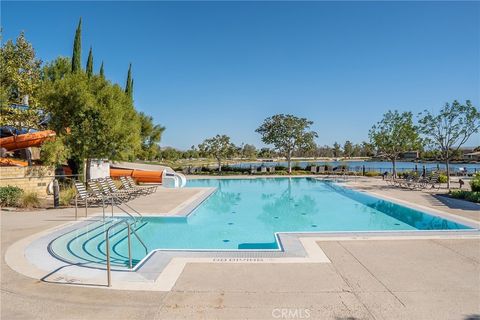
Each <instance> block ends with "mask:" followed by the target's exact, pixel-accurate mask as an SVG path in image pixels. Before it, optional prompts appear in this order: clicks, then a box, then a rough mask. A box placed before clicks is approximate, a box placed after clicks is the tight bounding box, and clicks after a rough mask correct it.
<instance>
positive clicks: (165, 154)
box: [161, 147, 182, 161]
mask: <svg viewBox="0 0 480 320" xmlns="http://www.w3.org/2000/svg"><path fill="white" fill-rule="evenodd" d="M181 156H182V154H181V152H180V151H179V150H177V149H175V148H172V147H165V148H163V150H161V158H162V159H163V160H170V161H175V160H178V159H180V158H181Z"/></svg>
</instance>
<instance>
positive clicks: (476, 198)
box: [450, 190, 480, 203]
mask: <svg viewBox="0 0 480 320" xmlns="http://www.w3.org/2000/svg"><path fill="white" fill-rule="evenodd" d="M450 196H451V197H452V198H456V199H464V200H467V201H471V202H476V203H480V192H479V191H465V190H455V191H451V192H450Z"/></svg>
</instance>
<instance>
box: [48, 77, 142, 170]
mask: <svg viewBox="0 0 480 320" xmlns="http://www.w3.org/2000/svg"><path fill="white" fill-rule="evenodd" d="M46 87H47V89H46V90H45V92H43V95H42V104H43V105H44V106H45V107H46V109H47V111H48V112H49V113H50V115H51V121H50V123H49V125H50V126H51V128H52V129H53V130H55V131H56V132H57V135H59V136H61V137H63V138H64V139H65V144H66V146H67V147H68V148H69V150H71V158H72V159H77V161H80V162H83V161H84V160H88V159H102V158H108V159H112V160H125V159H133V158H134V156H135V154H136V153H137V152H138V148H139V147H140V121H139V119H138V116H137V113H136V111H135V109H134V107H133V104H132V101H131V100H130V99H129V98H128V97H127V96H126V95H125V93H124V92H123V90H122V89H121V88H120V87H119V86H118V85H113V84H111V83H110V82H109V81H107V80H105V79H103V78H101V77H99V76H93V77H92V78H88V77H87V75H86V74H85V73H83V72H77V73H71V74H68V75H66V76H65V77H64V78H62V79H59V80H57V81H55V82H53V83H50V84H49V85H48V86H46ZM87 163H89V161H87Z"/></svg>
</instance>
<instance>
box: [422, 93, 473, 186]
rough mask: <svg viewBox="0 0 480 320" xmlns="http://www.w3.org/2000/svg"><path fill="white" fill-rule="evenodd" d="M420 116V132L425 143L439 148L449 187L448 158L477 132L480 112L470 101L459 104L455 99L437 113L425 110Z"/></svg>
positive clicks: (453, 155)
mask: <svg viewBox="0 0 480 320" xmlns="http://www.w3.org/2000/svg"><path fill="white" fill-rule="evenodd" d="M421 116H422V118H421V119H420V120H419V124H420V132H421V133H422V134H423V135H424V136H425V137H426V141H427V143H429V144H430V145H432V146H434V147H436V148H438V149H440V156H441V158H442V159H443V160H444V161H445V166H446V169H447V187H448V189H450V160H451V159H452V158H453V157H455V154H456V152H458V151H459V149H460V147H461V146H462V145H464V144H465V142H467V141H468V139H469V138H470V137H471V136H472V135H473V134H474V133H477V132H478V130H479V128H480V113H479V112H478V110H477V108H476V107H475V106H473V105H472V103H471V101H469V100H467V101H466V102H465V104H461V103H460V102H458V101H457V100H455V101H453V103H452V104H449V103H446V104H445V106H444V107H443V108H442V109H440V111H439V112H438V113H437V114H434V113H431V112H430V111H427V110H425V111H424V112H423V113H421Z"/></svg>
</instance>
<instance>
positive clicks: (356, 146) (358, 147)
mask: <svg viewBox="0 0 480 320" xmlns="http://www.w3.org/2000/svg"><path fill="white" fill-rule="evenodd" d="M361 155H362V145H360V144H354V145H353V151H352V156H353V157H360V156H361Z"/></svg>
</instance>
